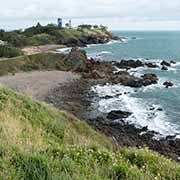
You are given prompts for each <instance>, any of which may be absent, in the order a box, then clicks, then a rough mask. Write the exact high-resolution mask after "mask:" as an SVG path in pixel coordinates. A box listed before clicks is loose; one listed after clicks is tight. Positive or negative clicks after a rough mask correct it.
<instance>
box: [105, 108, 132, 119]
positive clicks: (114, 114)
mask: <svg viewBox="0 0 180 180" xmlns="http://www.w3.org/2000/svg"><path fill="white" fill-rule="evenodd" d="M130 115H132V113H131V112H126V111H120V110H118V111H111V112H110V113H108V115H107V118H108V119H110V120H119V119H124V118H128V117H129V116H130Z"/></svg>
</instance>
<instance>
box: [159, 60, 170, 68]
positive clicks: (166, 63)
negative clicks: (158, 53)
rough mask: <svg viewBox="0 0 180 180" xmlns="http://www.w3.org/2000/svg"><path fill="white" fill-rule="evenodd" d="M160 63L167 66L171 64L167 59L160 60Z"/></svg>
mask: <svg viewBox="0 0 180 180" xmlns="http://www.w3.org/2000/svg"><path fill="white" fill-rule="evenodd" d="M161 65H162V66H168V67H170V66H171V64H170V63H169V62H167V61H162V62H161Z"/></svg>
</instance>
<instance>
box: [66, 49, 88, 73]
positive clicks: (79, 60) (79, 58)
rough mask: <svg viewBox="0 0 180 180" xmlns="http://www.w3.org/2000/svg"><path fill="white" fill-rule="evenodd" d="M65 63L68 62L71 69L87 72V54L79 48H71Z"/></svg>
mask: <svg viewBox="0 0 180 180" xmlns="http://www.w3.org/2000/svg"><path fill="white" fill-rule="evenodd" d="M66 61H67V63H69V64H70V66H71V69H72V71H75V72H87V71H88V65H87V55H86V52H85V51H83V50H80V49H79V48H72V50H71V52H70V53H69V54H68V56H67V60H66Z"/></svg>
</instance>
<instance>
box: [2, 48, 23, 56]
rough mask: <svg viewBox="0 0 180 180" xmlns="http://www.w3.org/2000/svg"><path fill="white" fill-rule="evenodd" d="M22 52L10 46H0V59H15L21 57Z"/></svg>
mask: <svg viewBox="0 0 180 180" xmlns="http://www.w3.org/2000/svg"><path fill="white" fill-rule="evenodd" d="M22 54H23V53H22V51H21V50H20V49H18V48H14V47H10V46H0V57H8V58H11V57H16V56H20V55H22Z"/></svg>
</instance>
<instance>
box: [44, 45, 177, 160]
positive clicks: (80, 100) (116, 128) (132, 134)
mask: <svg viewBox="0 0 180 180" xmlns="http://www.w3.org/2000/svg"><path fill="white" fill-rule="evenodd" d="M67 59H69V62H68V63H72V64H73V63H74V64H73V67H74V69H73V71H75V72H78V73H80V74H81V79H80V80H78V81H74V82H73V83H68V84H66V85H64V86H63V87H62V86H61V87H57V88H55V89H53V90H52V91H51V92H49V94H48V96H47V98H46V102H48V103H51V104H53V105H54V106H56V107H57V108H60V109H64V110H67V111H70V112H72V113H73V114H75V115H76V116H77V117H78V118H80V119H82V120H86V121H87V122H88V123H89V124H90V125H91V126H93V127H94V128H95V129H96V130H98V131H101V132H103V133H105V134H106V135H108V136H110V137H112V138H113V140H114V143H115V144H116V145H117V147H118V146H120V147H124V146H127V147H138V148H142V147H149V148H150V149H152V150H155V151H157V152H159V153H160V154H162V155H165V156H167V157H170V158H172V159H173V160H176V161H180V158H179V157H180V140H179V139H175V137H174V136H169V137H165V138H161V139H160V140H157V139H154V138H153V137H154V135H155V134H157V133H156V132H154V131H148V128H147V127H142V128H137V127H135V126H134V125H130V124H128V123H126V122H125V121H124V119H125V118H127V117H129V116H130V115H131V112H125V111H111V112H110V113H108V114H103V113H99V112H98V110H97V112H95V113H94V112H93V113H94V114H92V109H91V108H92V106H91V103H92V99H93V98H97V95H96V94H95V93H92V91H91V87H92V86H94V85H99V84H101V85H105V84H106V83H109V84H121V85H123V86H128V87H133V88H141V87H144V86H149V85H152V84H156V83H157V82H158V77H157V76H156V75H155V74H144V75H142V76H141V77H136V76H133V75H131V74H130V73H129V72H128V70H129V69H131V68H137V67H148V68H161V67H159V66H158V65H156V64H153V63H151V62H150V63H144V62H141V61H134V60H129V61H123V60H122V61H121V62H98V61H95V60H93V59H88V58H87V56H86V53H85V52H84V51H81V50H79V49H78V48H73V49H72V51H71V52H70V54H69V55H68V58H67ZM172 63H174V62H165V61H164V62H162V63H161V66H165V67H167V68H168V67H169V66H171V64H172ZM117 68H118V71H117ZM170 83H171V82H169V84H168V82H165V83H164V86H165V88H169V87H171V86H172V85H173V83H171V85H170ZM127 93H128V92H127ZM106 98H108V97H106ZM159 111H162V109H159ZM116 120H118V121H116Z"/></svg>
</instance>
